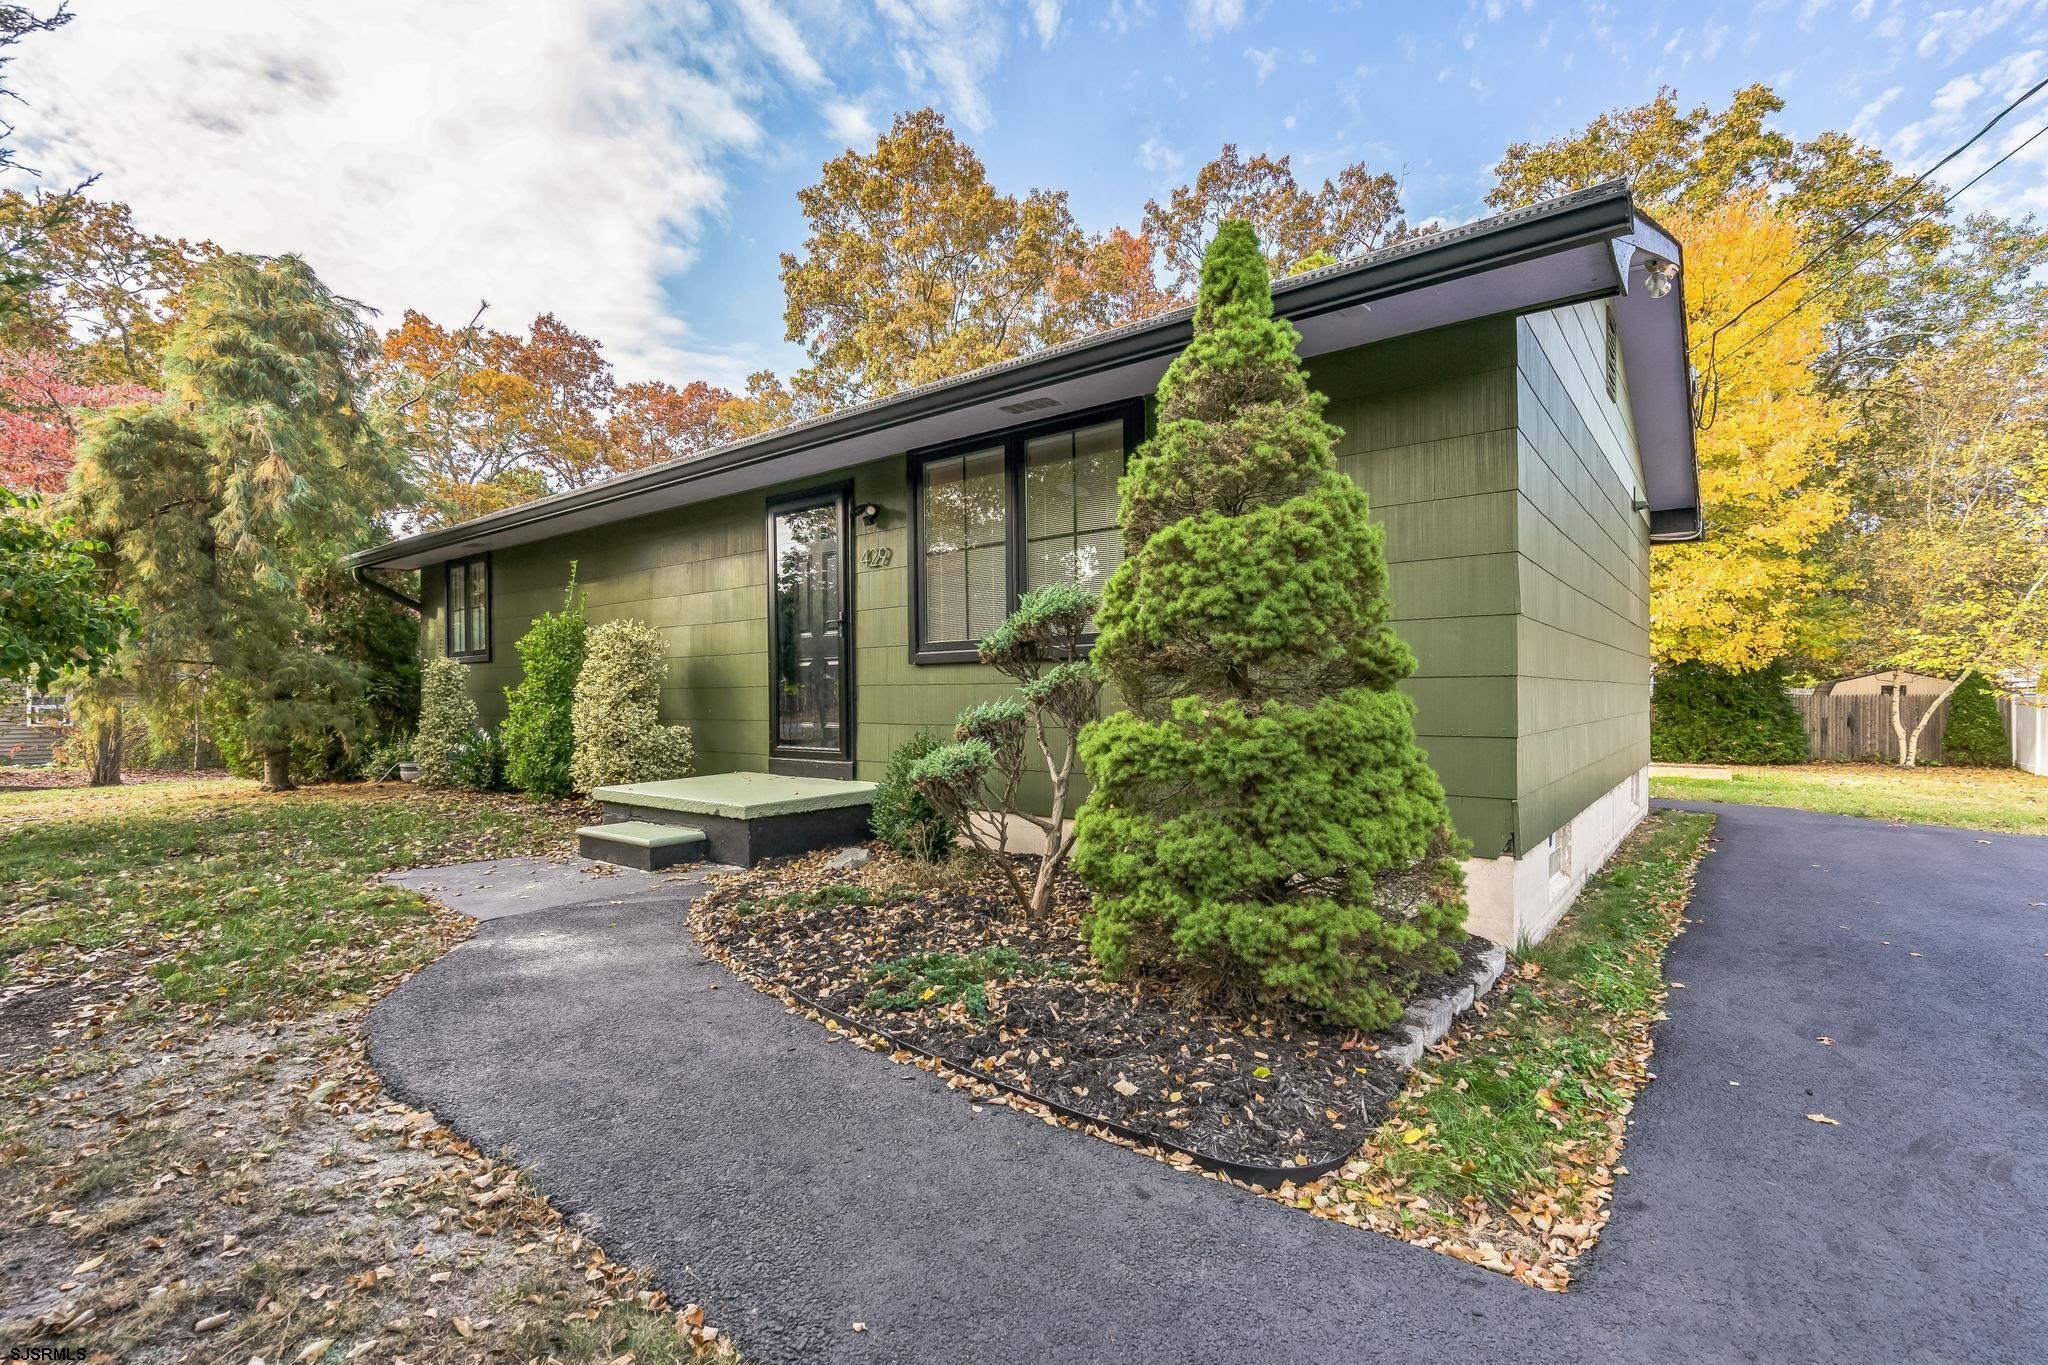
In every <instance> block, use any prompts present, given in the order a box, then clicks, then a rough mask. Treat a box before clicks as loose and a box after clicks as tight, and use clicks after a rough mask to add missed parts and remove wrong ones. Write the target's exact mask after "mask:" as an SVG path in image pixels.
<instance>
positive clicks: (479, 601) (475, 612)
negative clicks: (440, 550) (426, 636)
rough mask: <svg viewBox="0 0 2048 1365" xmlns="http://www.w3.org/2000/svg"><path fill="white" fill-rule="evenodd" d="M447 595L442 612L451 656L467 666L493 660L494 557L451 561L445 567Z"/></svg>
mask: <svg viewBox="0 0 2048 1365" xmlns="http://www.w3.org/2000/svg"><path fill="white" fill-rule="evenodd" d="M445 568H446V572H447V575H448V577H447V592H446V594H445V595H444V596H443V597H442V599H441V609H442V614H443V617H444V618H445V621H446V626H447V640H446V643H447V649H448V657H449V658H451V659H461V660H462V661H464V662H465V663H489V662H490V658H491V557H490V556H489V555H488V554H481V555H472V556H470V557H469V558H468V559H451V560H449V561H448V563H447V565H446V566H445Z"/></svg>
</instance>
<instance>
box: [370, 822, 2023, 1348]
mask: <svg viewBox="0 0 2048 1365" xmlns="http://www.w3.org/2000/svg"><path fill="white" fill-rule="evenodd" d="M1718 810H1719V813H1720V814H1721V816H1722V823H1721V827H1720V834H1719V839H1718V842H1719V845H1720V848H1719V850H1718V851H1717V852H1716V853H1714V854H1713V855H1712V856H1711V857H1710V858H1709V859H1708V861H1707V863H1706V864H1705V866H1704V867H1703V869H1702V872H1701V877H1700V884H1699V894H1698V897H1697V899H1696V901H1695V903H1694V911H1693V917H1694V920H1695V923H1694V925H1693V927H1692V929H1691V930H1690V931H1689V932H1688V933H1686V934H1685V935H1683V936H1682V937H1681V938H1680V939H1679V940H1678V942H1677V944H1676V946H1675V947H1674V948H1673V950H1672V954H1671V958H1670V961H1669V972H1670V975H1671V977H1672V979H1673V980H1674V981H1677V982H1683V983H1685V988H1684V989H1682V990H1677V991H1674V992H1673V1000H1672V1004H1671V1007H1670V1013H1671V1016H1672V1017H1671V1021H1670V1022H1669V1023H1668V1024H1666V1025H1663V1026H1662V1027H1661V1028H1660V1030H1659V1033H1658V1070H1659V1072H1660V1076H1661V1078H1660V1079H1659V1080H1658V1081H1657V1083H1656V1084H1654V1085H1652V1086H1651V1087H1650V1089H1649V1090H1648V1092H1647V1093H1646V1095H1645V1097H1644V1099H1643V1101H1642V1102H1641V1103H1640V1104H1639V1105H1638V1107H1637V1109H1636V1114H1635V1119H1634V1129H1633V1132H1632V1136H1631V1139H1630V1143H1629V1147H1628V1151H1627V1155H1626V1163H1627V1166H1628V1169H1629V1174H1628V1175H1626V1176H1624V1177H1623V1178H1622V1180H1621V1184H1620V1187H1619V1193H1618V1197H1617V1211H1616V1215H1615V1219H1614V1222H1613V1223H1612V1224H1611V1225H1610V1228H1609V1230H1608V1232H1607V1235H1606V1236H1605V1237H1604V1238H1603V1239H1602V1241H1601V1244H1600V1246H1599V1248H1598V1249H1597V1250H1596V1251H1595V1252H1594V1253H1593V1255H1592V1257H1591V1258H1590V1260H1589V1261H1588V1262H1587V1263H1585V1264H1583V1265H1582V1267H1581V1282H1580V1287H1579V1288H1577V1289H1575V1290H1574V1291H1573V1292H1572V1293H1571V1294H1569V1295H1551V1294H1544V1293H1541V1292H1539V1291H1535V1290H1529V1289H1525V1288H1523V1287H1521V1286H1520V1285H1517V1284H1515V1283H1513V1282H1512V1281H1509V1280H1507V1279H1504V1278H1502V1277H1499V1276H1495V1275H1491V1274H1488V1273H1486V1272H1484V1271H1480V1270H1476V1269H1473V1268H1471V1267H1468V1266H1465V1265H1463V1264H1461V1263H1459V1262H1456V1261H1453V1260H1451V1259H1450V1258H1448V1257H1443V1256H1438V1255H1435V1254H1433V1253H1430V1252H1427V1251H1421V1250H1417V1249H1416V1248H1413V1247H1410V1246H1407V1245H1405V1244H1402V1243H1399V1242H1393V1241H1388V1240H1386V1239H1383V1238H1380V1237H1377V1236H1374V1235H1373V1234H1371V1233H1367V1232H1363V1231H1359V1230H1355V1229H1351V1228H1345V1227H1341V1226H1337V1225H1334V1224H1330V1223H1326V1222H1323V1221H1321V1220H1318V1219H1314V1218H1310V1217H1308V1216H1306V1215H1303V1214H1300V1213H1297V1212H1295V1211H1293V1210H1289V1209H1285V1208H1282V1207H1280V1206H1278V1205H1276V1204H1272V1203H1270V1202H1268V1201H1265V1200H1261V1199H1258V1198H1256V1197H1254V1196H1251V1195H1248V1194H1245V1193H1243V1192H1242V1191H1237V1190H1233V1189H1230V1188H1229V1187H1227V1186H1222V1185H1218V1184H1216V1183H1214V1182H1211V1181H1206V1180H1200V1179H1196V1178H1193V1177H1189V1176H1183V1175H1177V1174H1175V1173H1174V1172H1172V1171H1171V1170H1169V1169H1167V1168H1166V1167H1164V1166H1161V1165H1160V1164H1158V1163H1156V1162H1153V1161H1151V1160H1149V1159H1147V1158H1144V1157H1141V1156H1137V1155H1135V1154H1133V1153H1130V1152H1126V1151H1123V1150H1121V1149H1119V1148H1115V1147H1112V1146H1110V1145H1108V1144H1106V1143H1102V1142H1096V1141H1092V1140H1089V1139H1086V1138H1084V1137H1081V1136H1079V1135H1077V1134H1074V1133H1071V1132H1068V1131H1065V1130H1062V1129H1057V1128H1052V1127H1048V1126H1046V1125H1045V1124H1043V1123H1040V1122H1038V1121H1037V1120H1034V1119H1030V1118H1027V1117H1025V1116H1023V1115H1019V1114H1016V1113H1013V1112H1011V1111H1009V1110H1007V1109H1002V1108H993V1107H990V1108H983V1109H980V1110H977V1109H975V1108H974V1107H973V1106H972V1105H971V1104H970V1103H969V1102H967V1101H966V1100H965V1099H964V1098H963V1097H961V1096H960V1095H958V1094H957V1093H954V1092H949V1091H947V1090H945V1089H944V1088H943V1087H942V1086H941V1085H940V1084H939V1083H938V1082H937V1081H935V1080H934V1079H933V1078H932V1077H930V1076H928V1075H926V1074H925V1073H923V1072H921V1071H918V1070H915V1069H913V1068H909V1067H902V1066H896V1065H893V1064H891V1063H889V1062H888V1061H887V1060H885V1059H883V1058H879V1057H875V1056H872V1055H870V1054H868V1053H864V1052H861V1051H858V1050H856V1049H854V1048H852V1047H849V1046H846V1045H843V1044H835V1043H832V1042H829V1041H828V1040H827V1038H826V1035H824V1034H823V1032H822V1031H821V1030H819V1029H818V1028H817V1026H815V1025H813V1024H811V1023H809V1022H807V1021H805V1020H802V1019H799V1018H795V1017H793V1016H790V1015H788V1014H785V1013H784V1012H783V1011H782V1010H781V1008H780V1007H779V1006H777V1005H776V1004H775V1003H774V1002H773V1001H771V1000H769V999H768V998H766V997H764V996H762V995H760V994H758V993H757V992H755V991H753V990H752V989H750V988H748V987H747V986H745V985H743V984H741V983H738V982H736V981H735V980H734V979H733V978H732V977H731V976H730V975H728V974H727V973H726V972H725V970H724V969H723V968H721V967H719V966H718V965H717V964H715V963H711V962H708V961H706V960H705V959H704V958H703V955H702V953H701V951H700V950H699V949H698V948H697V947H696V945H695V944H694V942H692V941H691V940H690V938H689V936H688V934H687V932H686V931H685V930H684V929H683V927H682V923H681V920H682V915H681V909H682V906H683V904H684V903H685V901H686V900H687V897H688V895H689V894H691V892H690V891H689V890H688V889H687V888H686V889H684V890H683V891H681V892H679V893H676V894H668V895H663V894H651V895H647V896H642V897H634V898H632V899H631V900H630V901H628V902H627V903H625V904H622V905H593V906H588V907H584V908H579V909H564V910H556V911H552V912H549V913H545V914H530V915H522V916H519V917H517V918H513V919H502V920H494V921H491V922H488V923H484V924H481V925H479V927H478V931H477V935H476V937H475V938H474V939H473V940H471V941H470V942H468V943H465V944H464V945H462V946H461V947H459V948H457V949H456V950H455V951H454V952H452V953H450V954H449V955H448V956H447V957H445V958H444V959H442V960H441V961H440V962H438V963H436V964H435V965H434V966H433V967H431V968H429V969H428V970H426V971H425V972H423V973H421V974H420V975H419V976H417V977H415V978H414V979H413V980H412V981H410V982H409V983H408V984H407V985H405V986H404V987H402V988H401V989H400V990H399V991H398V992H397V993H396V994H394V995H393V996H391V997H390V998H389V999H387V1000H386V1001H385V1002H384V1003H383V1004H382V1005H380V1006H379V1007H378V1009H377V1010H376V1012H375V1013H374V1014H373V1015H372V1017H371V1031H372V1036H373V1042H374V1052H373V1060H374V1061H375V1063H376V1064H377V1066H378V1067H379V1068H380V1069H381V1070H382V1071H383V1073H384V1075H385V1076H386V1078H387V1079H388V1080H389V1081H390V1082H391V1084H392V1085H393V1087H394V1088H395V1089H396V1090H398V1091H399V1092H400V1093H401V1094H403V1095H405V1096H407V1097H408V1098H410V1099H412V1100H414V1101H415V1102H418V1103H421V1104H424V1105H426V1106H428V1107H431V1108H433V1109H434V1110H436V1111H437V1112H438V1113H440V1114H441V1115H442V1116H443V1117H444V1118H446V1119H448V1120H451V1121H452V1122H454V1123H455V1124H456V1126H457V1127H459V1128H460V1129H461V1130H462V1131H463V1132H464V1133H466V1134H467V1135H469V1136H470V1137H471V1138H473V1139H474V1140H476V1141H477V1142H479V1143H480V1144H481V1145H483V1146H485V1147H487V1148H496V1147H499V1146H510V1147H512V1148H514V1149H515V1150H516V1151H517V1152H518V1153H519V1155H520V1156H521V1157H522V1158H523V1159H524V1160H526V1161H527V1162H529V1163H531V1164H532V1165H533V1167H534V1169H535V1173H536V1176H537V1178H538V1180H539V1181H540V1183H541V1185H542V1186H543V1187H544V1188H545V1189H546V1190H547V1191H548V1192H549V1194H550V1195H551V1196H552V1197H553V1198H554V1199H555V1200H556V1201H557V1202H558V1204H559V1205H561V1206H562V1207H563V1208H565V1209H566V1210H568V1211H570V1212H572V1213H573V1214H575V1215H578V1216H580V1217H582V1218H583V1219H585V1220H586V1221H587V1222H588V1223H590V1224H591V1225H593V1226H595V1227H597V1228H598V1229H600V1230H601V1232H602V1235H603V1237H604V1239H605V1243H606V1245H607V1247H608V1248H609V1249H610V1250H611V1251H612V1252H613V1253H614V1254H616V1255H618V1256H620V1257H621V1258H622V1259H626V1260H635V1261H644V1262H647V1263H650V1264H652V1265H653V1266H654V1267H655V1268H656V1270H657V1271H658V1273H659V1275H660V1278H661V1280H662V1282H663V1283H664V1284H665V1285H666V1286H667V1287H668V1288H669V1290H670V1292H671V1294H673V1295H674V1296H676V1297H677V1298H678V1299H694V1300H696V1301H698V1302H700V1303H702V1304H703V1305H704V1306H705V1309H706V1312H707V1314H708V1315H709V1317H710V1320H711V1321H712V1323H714V1324H715V1325H717V1326H719V1327H720V1328H722V1329H724V1330H726V1331H729V1332H730V1333H732V1334H733V1335H734V1336H735V1337H736V1338H737V1340H738V1343H739V1345H740V1346H741V1348H742V1351H743V1353H744V1354H745V1355H746V1356H747V1358H748V1359H749V1360H752V1361H760V1362H776V1361H792V1362H793V1361H932V1362H945V1363H946V1365H955V1363H957V1362H978V1361H988V1362H997V1361H1001V1362H1010V1361H1032V1360H1059V1361H1063V1362H1065V1361H1128V1360H1147V1361H1166V1362H1177V1361H1216V1362H1240V1361H1261V1362H1263V1361H1302V1362H1310V1361H1313V1362H1330V1361H1352V1360H1360V1361H1365V1360H1371V1361H1410V1360H1416V1361H1420V1360H1432V1361H1434V1360H1442V1361H1455V1362H1464V1361H1481V1362H1494V1361H1500V1362H1509V1361H1513V1362H1524V1361H1547V1360H1557V1361H1617V1362H1620V1361H1628V1362H1639V1361H1658V1362H1675V1361H1701V1362H1707V1361H1711V1362H1724V1361H1741V1360H1754V1361H1796V1362H1805V1361H1841V1362H1855V1363H1856V1365H1865V1363H1866V1362H1873V1361H1885V1362H1891V1361H1914V1362H1918V1361H1943V1362H1945V1361H1956V1362H1962V1361H1970V1362H2001V1363H2003V1362H2009V1363H2010V1365H2021V1363H2022V1362H2034V1361H2040V1360H2043V1359H2048V1274H2044V1273H2043V1271H2042V1266H2043V1264H2044V1263H2048V1024H2044V1020H2043V1016H2042V1013H2041V1009H2040V1006H2041V1002H2042V1001H2043V1000H2044V999H2048V908H2043V907H2040V906H2037V905H2033V904H2030V902H2037V901H2044V900H2048V840H2041V839H2028V838H2024V837H2020V836H1999V835H1977V834H1971V833H1967V832H1963V831H1955V830H1940V829H1924V828H1921V829H1900V828H1893V827H1889V826H1886V825H1883V824H1878V823H1874V822H1867V821H1856V820H1848V819H1842V818H1839V817H1832V816H1822V815H1812V814H1807V813H1804V812H1797V811H1786V810H1773V809H1767V808H1762V807H1746V806H1730V807H1720V808H1718ZM1915 953H1918V954H1919V956H1917V957H1916V956H1912V954H1915ZM1821 1036H1826V1037H1830V1038H1833V1039H1834V1040H1835V1042H1834V1045H1833V1046H1827V1045H1823V1044H1822V1043H1820V1042H1818V1041H1817V1039H1818V1038H1819V1037H1821ZM1731 1081H1737V1082H1740V1084H1739V1085H1730V1084H1729V1082H1731ZM1810 1112H1817V1113H1826V1114H1828V1115H1829V1116H1831V1117H1834V1118H1837V1119H1839V1120H1840V1121H1841V1124H1840V1126H1839V1127H1830V1126H1824V1125H1821V1124H1816V1123H1812V1122H1809V1121H1808V1120H1807V1119H1806V1118H1805V1117H1804V1115H1805V1114H1807V1113H1810ZM855 1322H863V1323H865V1324H866V1330H865V1331H863V1332H858V1333H856V1332H854V1331H853V1329H852V1325H853V1323H855Z"/></svg>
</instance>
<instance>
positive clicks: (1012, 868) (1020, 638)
mask: <svg viewBox="0 0 2048 1365" xmlns="http://www.w3.org/2000/svg"><path fill="white" fill-rule="evenodd" d="M1094 614H1095V594H1093V593H1091V592H1089V591H1087V590H1086V589H1085V588H1080V587H1077V586H1075V585H1074V584H1071V583H1052V584H1048V585H1047V586H1045V587H1042V588H1034V589H1033V590H1032V591H1030V592H1027V593H1025V594H1024V596H1023V598H1022V599H1021V600H1020V601H1019V602H1018V603H1017V610H1016V611H1014V612H1012V613H1011V615H1010V619H1009V620H1007V621H1005V622H1003V623H1002V624H1001V625H1000V626H997V627H996V628H995V629H994V630H993V631H991V632H989V635H988V638H987V639H985V640H983V641H982V642H981V644H980V645H979V646H978V651H979V653H980V655H981V661H982V662H983V663H985V664H988V665H989V666H991V667H993V668H995V669H997V670H998V671H999V672H1001V673H1002V674H1003V675H1004V676H1005V677H1008V678H1011V679H1014V680H1015V681H1016V682H1017V684H1018V695H1017V696H1015V697H1002V698H999V699H997V700H995V701H986V702H980V703H977V704H976V705H974V706H970V707H968V708H967V709H966V710H965V711H962V712H961V713H960V717H959V719H958V720H957V721H956V722H955V723H954V726H953V742H952V743H951V744H942V745H939V746H937V747H936V748H934V749H932V750H931V752H929V753H927V754H925V755H924V757H922V758H920V759H918V760H917V761H916V762H915V763H913V764H912V765H911V767H910V780H911V783H912V784H913V785H914V786H916V788H917V789H918V791H920V792H921V793H923V794H924V796H925V797H926V798H927V799H929V800H930V801H931V803H932V804H933V805H934V806H936V807H938V809H939V810H940V811H941V812H942V813H943V814H944V815H945V817H946V819H947V820H949V821H950V822H952V824H953V825H955V826H956V827H957V828H959V829H961V830H962V831H964V832H965V833H966V835H967V838H968V840H969V841H970V842H971V843H973V845H974V846H975V847H976V848H978V849H980V850H981V851H982V852H984V853H991V854H994V855H995V857H994V863H995V866H996V867H997V868H998V869H999V870H1000V871H1001V872H1002V874H1003V876H1004V878H1005V879H1007V880H1008V882H1009V883H1010V889H1011V891H1013V892H1014V893H1015V894H1016V897H1017V903H1018V904H1019V905H1021V906H1022V907H1023V908H1024V910H1025V911H1026V912H1027V913H1029V914H1033V915H1042V914H1044V913H1045V912H1046V910H1047V908H1048V907H1049V906H1050V905H1051V904H1052V887H1053V879H1054V878H1055V877H1057V876H1058V875H1059V870H1060V868H1061V867H1063V866H1064V865H1065V864H1066V861H1067V855H1068V854H1069V853H1070V852H1072V851H1073V847H1074V832H1073V830H1072V829H1071V828H1070V827H1069V826H1068V824H1067V821H1066V811H1067V793H1068V789H1069V787H1070V785H1071V783H1072V781H1073V776H1074V758H1075V754H1076V751H1077V749H1078V748H1079V745H1080V735H1081V731H1082V728H1083V727H1084V726H1086V725H1087V723H1088V722H1089V721H1091V720H1093V719H1095V718H1096V716H1097V715H1098V714H1100V712H1101V699H1102V679H1101V678H1100V677H1099V676H1098V675H1097V674H1096V672H1095V665H1093V664H1092V663H1090V662H1088V660H1087V659H1085V658H1084V657H1082V652H1083V648H1084V647H1083V645H1082V637H1083V635H1084V634H1085V633H1086V632H1087V629H1088V623H1089V622H1090V621H1091V620H1092V619H1093V617H1094ZM1027 733H1028V734H1029V735H1031V736H1033V737H1035V738H1036V740H1037V746H1036V747H1037V749H1038V755H1039V758H1040V759H1042V760H1043V762H1044V765H1045V774H1046V777H1047V779H1048V780H1049V781H1050V783H1051V786H1052V806H1051V809H1050V810H1049V811H1048V812H1047V813H1046V814H1044V815H1040V814H1038V813H1036V812H1035V811H1030V810H1026V809H1025V808H1024V807H1023V806H1022V804H1020V802H1019V800H1018V796H1017V792H1018V788H1019V787H1020V786H1021V785H1022V783H1023V781H1024V769H1025V768H1026V767H1027V766H1029V764H1030V760H1029V759H1028V758H1027V757H1026V754H1025V747H1024V741H1025V737H1026V735H1027ZM1049 736H1050V737H1049ZM1055 737H1056V738H1055ZM977 815H992V816H994V817H995V818H993V819H980V820H977V819H976V818H975V817H976V816H977ZM1011 820H1018V821H1022V822H1024V823H1026V824H1031V825H1036V826H1037V827H1038V828H1039V830H1040V831H1041V832H1042V833H1043V834H1044V835H1045V853H1044V856H1042V857H1041V858H1040V859H1039V860H1038V875H1037V877H1036V878H1035V879H1034V880H1033V881H1032V882H1031V884H1030V885H1028V886H1027V885H1026V884H1025V882H1024V879H1023V877H1022V876H1021V875H1020V874H1019V873H1018V871H1017V867H1016V864H1015V863H1014V862H1012V861H1011V860H1010V858H1009V857H1008V856H1007V854H1008V852H1009V840H1010V821H1011Z"/></svg>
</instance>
